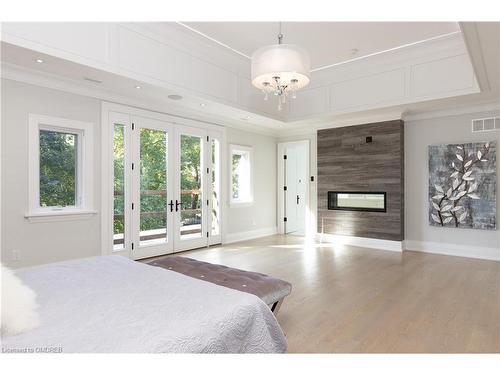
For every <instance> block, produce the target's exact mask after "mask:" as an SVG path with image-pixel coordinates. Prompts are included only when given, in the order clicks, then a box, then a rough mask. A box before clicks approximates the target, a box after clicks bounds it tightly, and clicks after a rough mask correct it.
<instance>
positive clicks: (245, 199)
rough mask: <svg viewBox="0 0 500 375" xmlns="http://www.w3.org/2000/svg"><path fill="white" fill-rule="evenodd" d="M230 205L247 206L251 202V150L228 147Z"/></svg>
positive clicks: (234, 146) (244, 147) (233, 146)
mask: <svg viewBox="0 0 500 375" xmlns="http://www.w3.org/2000/svg"><path fill="white" fill-rule="evenodd" d="M230 162H231V186H230V193H231V200H230V203H231V205H235V206H237V205H248V204H251V203H252V202H253V171H252V168H253V166H252V162H253V161H252V149H251V148H250V147H246V146H238V145H231V146H230Z"/></svg>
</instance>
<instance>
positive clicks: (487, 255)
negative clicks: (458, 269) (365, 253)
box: [405, 240, 500, 261]
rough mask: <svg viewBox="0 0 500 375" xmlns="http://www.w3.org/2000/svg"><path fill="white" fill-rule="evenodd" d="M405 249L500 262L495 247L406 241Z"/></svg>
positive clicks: (499, 252)
mask: <svg viewBox="0 0 500 375" xmlns="http://www.w3.org/2000/svg"><path fill="white" fill-rule="evenodd" d="M405 249H406V250H411V251H420V252H423V253H432V254H442V255H452V256H458V257H466V258H477V259H487V260H497V261H500V249H499V248H495V247H480V246H471V245H456V244H451V243H442V242H425V241H411V240H405Z"/></svg>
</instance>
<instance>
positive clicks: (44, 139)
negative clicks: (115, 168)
mask: <svg viewBox="0 0 500 375" xmlns="http://www.w3.org/2000/svg"><path fill="white" fill-rule="evenodd" d="M91 142H92V124H91V123H87V122H82V121H75V120H68V119H63V118H58V117H50V116H44V115H35V114H30V115H29V153H30V159H29V212H28V213H27V215H26V216H27V217H28V218H30V217H37V216H55V215H65V214H73V215H78V214H89V213H93V212H92V211H91V208H92V195H91V192H92V191H91V190H92V184H91V176H92V174H91V167H92V144H91Z"/></svg>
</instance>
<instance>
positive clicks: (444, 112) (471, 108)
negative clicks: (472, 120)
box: [403, 100, 500, 121]
mask: <svg viewBox="0 0 500 375" xmlns="http://www.w3.org/2000/svg"><path fill="white" fill-rule="evenodd" d="M487 111H500V103H499V102H498V101H496V100H495V101H487V102H484V103H480V104H474V105H467V106H464V105H461V106H460V107H454V108H448V109H440V110H434V111H426V112H418V113H408V114H405V115H404V116H403V119H404V120H405V121H419V120H427V119H433V118H440V117H448V116H460V115H465V114H469V113H478V112H487Z"/></svg>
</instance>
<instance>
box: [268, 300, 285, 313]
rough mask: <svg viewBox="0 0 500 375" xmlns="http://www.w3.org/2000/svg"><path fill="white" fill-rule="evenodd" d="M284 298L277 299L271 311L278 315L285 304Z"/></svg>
mask: <svg viewBox="0 0 500 375" xmlns="http://www.w3.org/2000/svg"><path fill="white" fill-rule="evenodd" d="M283 301H284V298H282V299H280V300H279V301H276V302H274V303H273V304H272V306H271V311H272V312H273V313H274V315H276V314H277V313H278V311H279V309H280V307H281V305H282V304H283Z"/></svg>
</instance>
